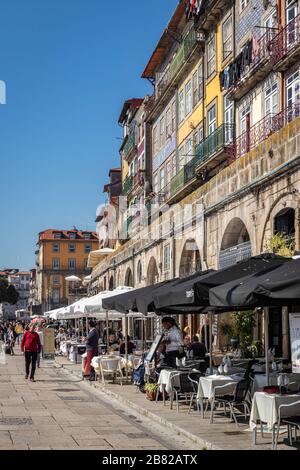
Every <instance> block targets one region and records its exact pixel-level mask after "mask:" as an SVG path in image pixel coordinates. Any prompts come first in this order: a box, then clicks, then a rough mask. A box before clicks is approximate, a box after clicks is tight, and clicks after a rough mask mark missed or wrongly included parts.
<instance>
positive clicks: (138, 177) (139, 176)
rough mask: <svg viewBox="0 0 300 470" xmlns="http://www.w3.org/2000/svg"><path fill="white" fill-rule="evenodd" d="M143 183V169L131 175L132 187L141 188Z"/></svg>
mask: <svg viewBox="0 0 300 470" xmlns="http://www.w3.org/2000/svg"><path fill="white" fill-rule="evenodd" d="M144 183H145V178H144V170H139V171H138V172H137V173H136V174H135V175H134V176H133V182H132V186H133V188H143V187H144Z"/></svg>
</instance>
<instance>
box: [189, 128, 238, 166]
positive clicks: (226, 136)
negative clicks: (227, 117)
mask: <svg viewBox="0 0 300 470" xmlns="http://www.w3.org/2000/svg"><path fill="white" fill-rule="evenodd" d="M233 136H234V124H222V125H221V126H220V127H218V128H217V129H216V130H215V131H214V132H212V133H211V134H210V135H209V136H208V137H206V139H204V140H203V141H202V142H201V143H200V144H198V145H197V146H196V151H195V153H196V156H195V158H194V159H193V160H194V161H193V165H194V166H198V165H200V164H201V163H203V162H205V161H207V160H208V159H209V158H210V157H212V156H213V155H214V154H215V153H217V152H218V151H219V150H221V149H222V148H225V147H227V146H231V145H232V139H233ZM190 164H191V162H190Z"/></svg>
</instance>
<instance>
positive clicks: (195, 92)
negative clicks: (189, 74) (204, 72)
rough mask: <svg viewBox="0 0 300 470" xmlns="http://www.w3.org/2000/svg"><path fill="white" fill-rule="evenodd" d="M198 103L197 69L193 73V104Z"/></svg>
mask: <svg viewBox="0 0 300 470" xmlns="http://www.w3.org/2000/svg"><path fill="white" fill-rule="evenodd" d="M198 103H199V87H198V71H196V72H195V73H194V75H193V106H194V107H195V106H196V105H197V104H198Z"/></svg>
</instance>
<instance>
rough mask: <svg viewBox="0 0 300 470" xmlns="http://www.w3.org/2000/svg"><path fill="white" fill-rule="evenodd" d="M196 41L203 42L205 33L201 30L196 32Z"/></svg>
mask: <svg viewBox="0 0 300 470" xmlns="http://www.w3.org/2000/svg"><path fill="white" fill-rule="evenodd" d="M197 41H198V42H205V33H203V32H201V31H200V32H199V31H198V32H197Z"/></svg>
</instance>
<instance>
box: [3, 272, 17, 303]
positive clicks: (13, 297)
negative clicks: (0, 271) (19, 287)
mask: <svg viewBox="0 0 300 470" xmlns="http://www.w3.org/2000/svg"><path fill="white" fill-rule="evenodd" d="M18 300H19V294H18V292H17V291H16V289H15V288H14V286H9V285H8V281H7V279H5V278H3V277H1V278H0V303H2V302H7V303H9V304H12V305H15V304H16V303H17V302H18Z"/></svg>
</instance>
